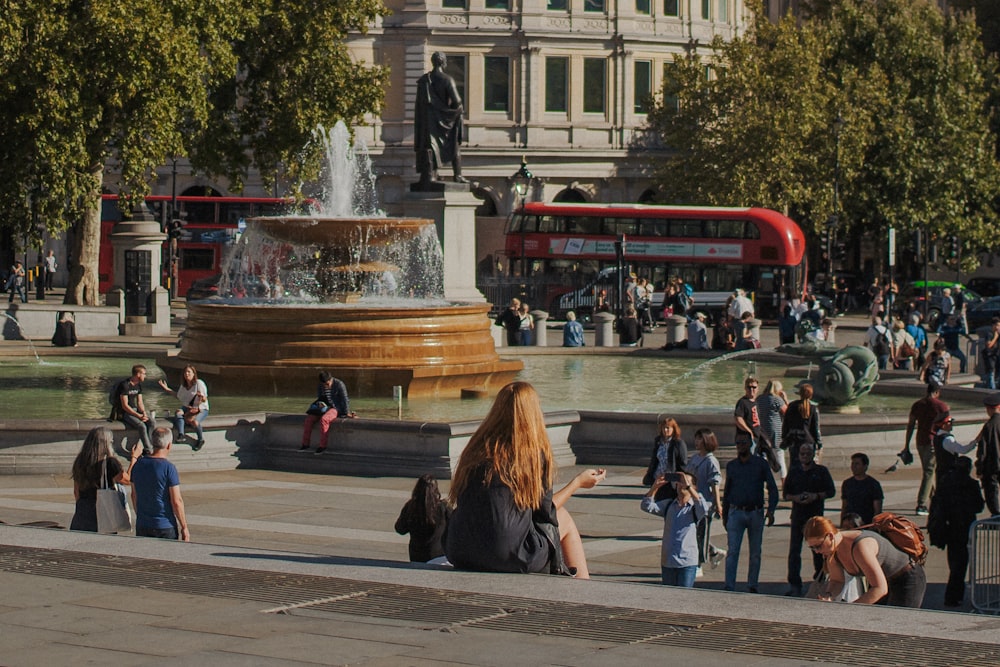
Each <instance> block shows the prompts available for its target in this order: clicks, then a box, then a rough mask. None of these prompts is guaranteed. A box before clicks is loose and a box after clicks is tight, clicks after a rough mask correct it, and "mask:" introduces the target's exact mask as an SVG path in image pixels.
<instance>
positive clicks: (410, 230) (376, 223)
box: [247, 217, 434, 248]
mask: <svg viewBox="0 0 1000 667" xmlns="http://www.w3.org/2000/svg"><path fill="white" fill-rule="evenodd" d="M247 222H248V223H252V224H253V226H255V227H256V228H257V229H259V230H260V231H261V232H262V233H264V234H265V235H266V236H268V237H269V238H271V239H273V240H275V241H282V242H284V243H293V244H296V245H318V246H333V247H344V248H346V247H350V246H351V245H353V244H355V243H357V242H359V241H364V242H365V243H367V244H372V243H375V244H380V243H387V242H396V241H402V240H405V239H409V238H413V237H414V236H416V235H417V234H418V233H419V232H420V230H421V229H423V228H424V227H427V226H428V225H432V224H434V222H433V221H432V220H428V219H426V218H325V217H273V218H272V217H268V218H250V219H248V221H247Z"/></svg>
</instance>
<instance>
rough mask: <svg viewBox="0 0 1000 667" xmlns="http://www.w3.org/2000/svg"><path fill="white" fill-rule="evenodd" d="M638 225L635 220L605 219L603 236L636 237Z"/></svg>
mask: <svg viewBox="0 0 1000 667" xmlns="http://www.w3.org/2000/svg"><path fill="white" fill-rule="evenodd" d="M637 227H638V225H637V224H636V221H635V219H634V218H605V219H604V225H603V226H602V228H601V233H602V234H612V235H614V236H621V235H622V234H625V235H626V236H635V235H636V228H637Z"/></svg>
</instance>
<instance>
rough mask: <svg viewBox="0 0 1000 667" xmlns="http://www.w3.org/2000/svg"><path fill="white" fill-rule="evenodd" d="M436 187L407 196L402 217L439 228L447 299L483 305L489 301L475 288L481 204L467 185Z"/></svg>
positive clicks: (453, 184)
mask: <svg viewBox="0 0 1000 667" xmlns="http://www.w3.org/2000/svg"><path fill="white" fill-rule="evenodd" d="M446 170H447V168H446ZM433 185H434V186H435V189H434V190H432V191H426V190H424V191H416V192H414V191H410V192H407V193H406V197H405V198H404V199H403V202H402V208H403V215H404V216H405V217H408V218H429V219H430V220H433V221H434V224H435V226H436V227H437V232H438V240H439V241H441V248H442V252H443V253H444V298H445V299H448V300H449V301H459V302H464V303H482V302H484V301H486V297H484V296H483V294H482V292H480V291H479V290H478V289H477V288H476V207H477V206H479V204H480V203H481V202H480V200H479V199H476V198H475V197H474V196H473V195H472V193H471V192H470V191H469V186H468V185H467V184H465V183H444V182H435V183H434V184H433Z"/></svg>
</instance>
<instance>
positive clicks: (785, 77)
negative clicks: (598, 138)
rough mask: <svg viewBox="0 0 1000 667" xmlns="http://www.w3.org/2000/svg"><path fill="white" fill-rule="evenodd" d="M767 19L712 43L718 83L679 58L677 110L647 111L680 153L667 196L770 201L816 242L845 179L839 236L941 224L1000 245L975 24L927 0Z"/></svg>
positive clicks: (989, 87)
mask: <svg viewBox="0 0 1000 667" xmlns="http://www.w3.org/2000/svg"><path fill="white" fill-rule="evenodd" d="M758 17H760V18H757V19H755V20H753V21H752V24H751V26H750V29H749V30H748V31H747V32H746V33H745V34H744V35H743V36H741V37H738V38H737V39H735V40H733V41H731V42H729V43H725V42H722V41H721V40H716V41H715V42H714V43H713V44H712V53H711V57H710V58H709V60H710V62H712V63H713V64H715V66H716V68H717V69H716V72H717V76H715V77H713V78H712V79H711V80H705V79H704V78H703V77H700V76H698V73H699V72H700V70H701V68H702V65H703V63H702V62H701V59H700V58H693V59H678V61H677V63H676V67H675V70H676V76H675V77H673V81H674V83H673V85H672V86H671V87H670V88H669V89H666V88H665V90H664V91H663V95H664V99H672V98H676V99H677V100H678V101H679V103H678V105H676V106H675V105H673V104H664V103H662V102H661V103H660V104H659V105H657V106H656V108H655V109H654V111H653V112H652V113H651V114H650V116H649V124H650V128H651V129H652V130H653V131H654V132H655V133H656V135H657V136H658V137H659V138H660V140H661V141H662V143H663V144H664V145H665V146H666V147H668V148H669V149H672V150H673V151H674V152H673V154H672V156H671V157H670V158H668V159H667V160H666V161H664V162H663V163H662V164H660V165H658V174H659V181H660V188H661V192H662V198H663V199H664V200H666V201H676V202H689V203H698V204H716V205H722V204H727V205H760V206H767V207H769V208H775V209H778V210H782V211H785V212H787V213H789V214H790V215H792V217H794V218H796V219H797V220H798V221H799V222H800V223H801V224H803V226H804V227H805V228H807V229H811V230H813V231H814V232H815V231H817V230H819V229H820V228H821V226H822V224H823V223H824V222H825V221H826V219H827V218H828V216H829V215H830V214H831V213H833V212H834V206H833V182H834V180H835V177H836V180H837V182H838V183H839V186H840V187H839V191H840V198H839V199H840V201H839V204H840V211H841V212H842V213H841V215H840V220H841V222H842V227H841V231H840V232H839V235H838V237H839V238H841V239H845V238H849V237H851V236H852V235H854V236H856V235H859V234H861V233H864V232H868V231H877V230H879V229H884V228H886V227H888V226H894V227H896V229H897V230H899V231H900V232H903V231H906V230H909V229H913V228H916V227H918V226H922V225H927V226H928V227H929V228H931V229H934V230H937V231H938V232H939V233H941V234H948V235H950V234H958V235H960V236H961V237H962V239H963V243H965V245H966V247H967V248H968V247H977V246H982V247H995V246H996V245H997V243H996V241H995V240H994V239H995V234H993V233H992V231H991V229H992V228H991V225H993V224H995V222H996V217H997V215H996V211H995V210H994V200H993V198H994V196H995V193H996V192H997V190H998V185H1000V183H998V177H997V174H998V169H997V166H998V165H997V161H996V159H995V156H994V152H993V146H994V144H995V141H996V137H995V136H994V134H993V132H992V131H991V130H990V106H989V99H990V95H991V93H992V92H993V91H994V90H995V87H996V80H995V72H994V68H993V62H992V60H990V59H988V58H987V57H986V56H985V54H984V52H983V48H982V45H981V44H980V42H979V40H978V32H977V29H976V27H975V25H974V23H973V22H972V20H971V19H969V18H968V17H967V16H948V17H945V16H943V15H942V14H941V13H940V11H938V10H937V9H936V7H934V6H932V5H930V4H928V3H927V2H926V0H880V1H879V2H870V1H868V0H823V2H815V3H814V4H813V7H812V12H811V14H810V15H809V17H808V18H806V19H805V20H803V21H801V22H800V23H799V24H796V23H795V22H794V21H792V20H791V19H790V18H789V19H786V20H784V21H782V22H781V23H780V24H778V25H773V24H771V23H769V22H768V21H766V19H764V18H762V16H761V14H758ZM838 115H839V117H840V118H842V119H843V124H842V126H841V127H840V129H839V131H838V129H837V128H836V127H835V124H834V120H835V119H836V118H838ZM838 167H839V168H838ZM969 254H971V253H969Z"/></svg>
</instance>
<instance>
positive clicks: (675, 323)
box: [666, 315, 687, 345]
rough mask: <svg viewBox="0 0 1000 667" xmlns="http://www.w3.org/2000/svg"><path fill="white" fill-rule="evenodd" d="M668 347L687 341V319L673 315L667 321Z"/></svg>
mask: <svg viewBox="0 0 1000 667" xmlns="http://www.w3.org/2000/svg"><path fill="white" fill-rule="evenodd" d="M666 327H667V345H678V344H680V343H683V342H684V341H686V340H687V318H686V317H684V316H683V315H671V316H670V317H668V318H667V319H666Z"/></svg>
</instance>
